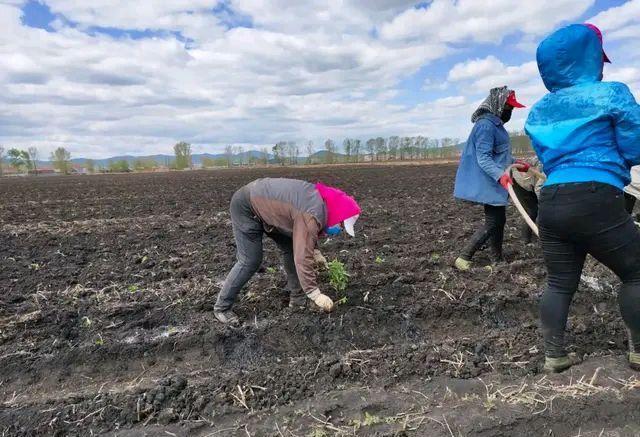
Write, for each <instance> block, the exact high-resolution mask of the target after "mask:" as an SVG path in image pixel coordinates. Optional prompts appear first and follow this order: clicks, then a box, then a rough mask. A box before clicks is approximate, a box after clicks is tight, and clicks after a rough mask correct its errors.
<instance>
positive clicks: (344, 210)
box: [316, 183, 360, 227]
mask: <svg viewBox="0 0 640 437" xmlns="http://www.w3.org/2000/svg"><path fill="white" fill-rule="evenodd" d="M316 189H317V190H318V192H319V193H320V197H322V200H324V203H325V205H327V226H328V227H331V226H334V225H337V224H338V223H342V222H343V221H345V220H346V219H348V218H351V217H353V216H356V215H359V214H360V206H358V203H357V202H356V201H355V199H354V198H353V197H351V196H348V195H347V194H346V193H344V192H343V191H340V190H338V189H337V188H332V187H328V186H326V185H323V184H321V183H317V184H316Z"/></svg>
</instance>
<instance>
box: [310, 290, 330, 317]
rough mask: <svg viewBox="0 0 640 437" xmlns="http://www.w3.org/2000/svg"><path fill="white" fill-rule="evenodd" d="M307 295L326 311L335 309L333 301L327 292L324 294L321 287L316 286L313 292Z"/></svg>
mask: <svg viewBox="0 0 640 437" xmlns="http://www.w3.org/2000/svg"><path fill="white" fill-rule="evenodd" d="M307 297H308V298H309V299H311V300H312V301H313V302H314V303H315V304H316V305H318V306H319V307H320V308H322V309H323V310H324V311H326V312H328V313H329V312H331V311H332V310H333V301H332V300H331V298H330V297H329V296H327V295H326V294H322V292H321V291H320V289H318V288H316V289H315V290H313V291H312V292H311V293H307Z"/></svg>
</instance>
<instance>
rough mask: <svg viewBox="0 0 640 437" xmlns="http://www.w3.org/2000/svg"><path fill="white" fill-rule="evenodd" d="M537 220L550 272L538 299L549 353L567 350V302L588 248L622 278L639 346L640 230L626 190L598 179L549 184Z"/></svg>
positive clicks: (625, 313) (633, 340)
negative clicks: (627, 202)
mask: <svg viewBox="0 0 640 437" xmlns="http://www.w3.org/2000/svg"><path fill="white" fill-rule="evenodd" d="M538 224H539V227H540V241H541V243H542V251H543V255H544V262H545V264H546V266H547V272H548V285H547V289H546V290H545V292H544V294H543V296H542V299H541V302H540V319H541V322H542V333H543V335H544V342H545V349H546V355H547V356H548V357H554V358H557V357H561V356H565V355H566V351H565V348H564V347H565V345H564V332H565V327H566V324H567V317H568V314H569V306H570V305H571V300H572V298H573V295H574V293H575V292H576V290H577V288H578V284H579V282H580V276H581V274H582V267H583V265H584V261H585V257H586V255H587V254H590V255H592V256H593V257H594V258H596V259H597V260H598V261H600V262H601V263H603V264H604V265H605V266H607V267H608V268H610V269H611V270H612V271H613V272H614V273H615V274H616V275H617V276H618V277H619V278H620V279H621V281H622V285H621V287H620V290H619V293H618V303H619V305H620V313H621V314H622V318H623V320H624V322H625V324H626V326H627V329H628V330H629V337H630V345H629V347H630V349H631V351H634V350H640V232H639V231H638V229H637V228H636V226H635V224H634V222H633V220H632V219H631V216H630V215H629V214H628V213H627V211H626V210H625V203H624V196H623V195H622V191H620V190H618V189H617V188H615V187H613V186H611V185H607V184H602V183H595V182H585V183H574V184H560V185H552V186H549V187H545V188H543V189H542V193H541V195H540V215H539V218H538Z"/></svg>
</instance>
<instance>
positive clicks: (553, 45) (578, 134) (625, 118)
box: [525, 24, 640, 189]
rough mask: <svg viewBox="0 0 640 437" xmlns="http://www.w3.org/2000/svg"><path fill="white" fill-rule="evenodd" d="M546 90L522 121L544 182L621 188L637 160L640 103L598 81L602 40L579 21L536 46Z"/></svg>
mask: <svg viewBox="0 0 640 437" xmlns="http://www.w3.org/2000/svg"><path fill="white" fill-rule="evenodd" d="M537 61H538V69H539V70H540V75H541V76H542V80H543V81H544V84H545V86H546V87H547V89H548V90H549V91H550V92H549V94H547V95H545V96H544V97H543V98H542V99H541V100H540V101H538V102H537V103H536V104H535V105H534V106H533V108H532V109H531V112H530V113H529V117H528V119H527V122H526V124H525V130H526V132H527V134H528V135H529V137H531V140H532V143H533V147H534V149H535V151H536V153H537V154H538V157H539V158H540V161H541V162H542V164H543V166H544V170H545V173H546V174H547V176H548V179H547V182H546V184H545V185H554V184H560V183H567V182H589V181H595V182H603V183H606V184H610V185H613V186H615V187H618V188H620V189H622V188H623V187H624V186H625V185H627V184H628V183H629V182H630V180H631V179H630V176H629V169H630V167H631V166H633V165H638V164H640V106H638V104H637V103H636V101H635V99H634V97H633V95H632V94H631V92H630V91H629V88H628V87H627V86H626V85H624V84H622V83H619V82H602V68H603V59H602V43H601V42H600V40H599V39H598V37H597V35H596V34H595V33H594V32H593V31H592V30H590V29H589V28H587V27H586V26H584V25H580V24H574V25H571V26H567V27H564V28H562V29H560V30H558V31H556V32H554V33H553V34H551V35H550V36H548V37H547V38H546V39H545V40H544V41H542V43H540V46H539V47H538V51H537Z"/></svg>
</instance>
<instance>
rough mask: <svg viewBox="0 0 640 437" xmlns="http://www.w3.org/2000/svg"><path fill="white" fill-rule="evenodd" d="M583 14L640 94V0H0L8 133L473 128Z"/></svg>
mask: <svg viewBox="0 0 640 437" xmlns="http://www.w3.org/2000/svg"><path fill="white" fill-rule="evenodd" d="M585 21H588V22H592V23H594V24H596V25H598V26H599V27H600V28H601V30H602V31H603V33H604V47H605V50H606V52H607V54H608V55H609V58H611V60H612V61H613V63H612V64H611V65H607V66H606V67H605V80H618V81H622V82H625V83H626V84H627V85H629V86H630V88H631V90H632V91H633V92H634V93H635V94H636V97H637V98H638V97H639V96H640V94H639V92H640V64H639V61H640V51H639V50H638V47H639V46H640V44H639V43H640V0H628V1H623V0H519V1H517V2H515V1H513V0H492V1H490V2H484V1H478V0H457V1H455V0H432V1H423V2H419V3H416V2H415V1H407V0H325V1H320V0H307V1H304V2H294V1H291V0H136V1H135V2H132V1H130V0H91V1H87V0H39V1H33V0H29V1H25V0H0V145H3V146H4V147H5V149H6V148H10V147H19V148H26V147H28V146H36V147H38V149H39V151H40V157H41V158H46V157H48V155H49V153H50V152H51V151H52V150H53V149H55V148H57V147H60V146H63V147H66V148H67V149H68V150H69V151H70V152H71V154H72V156H73V157H80V156H82V157H87V158H106V157H110V156H114V155H123V154H131V155H147V154H156V153H172V150H173V145H174V144H175V143H176V142H178V141H187V142H189V143H191V144H192V150H193V152H194V153H202V152H209V153H216V152H220V151H222V150H223V149H224V147H225V145H228V144H233V145H243V146H245V147H246V148H247V149H250V148H255V149H259V148H261V147H271V146H272V145H273V144H275V143H276V142H277V141H283V140H284V141H298V142H301V143H305V144H306V143H307V142H308V141H313V142H314V143H315V144H316V145H317V147H318V148H320V146H321V144H322V143H323V142H324V140H325V139H327V138H332V139H333V140H334V141H336V143H338V144H341V143H342V140H343V139H344V138H345V137H351V138H360V139H362V140H366V139H368V138H371V137H377V136H384V137H387V136H390V135H400V136H415V135H422V136H426V137H431V138H436V137H437V138H441V137H454V138H460V139H465V138H466V136H467V135H468V133H469V131H470V129H471V127H472V126H471V122H470V121H469V119H470V116H471V113H472V112H473V110H474V109H475V107H477V105H478V104H479V103H480V102H481V101H482V100H483V98H484V97H485V96H486V94H487V92H488V90H489V89H490V88H491V87H494V86H502V85H508V86H509V87H510V88H513V89H515V90H516V92H517V95H518V99H519V100H520V101H521V102H523V103H524V104H526V105H527V106H531V105H532V104H533V103H535V102H536V100H538V99H539V98H540V97H542V96H543V95H544V93H545V92H546V90H545V89H544V86H543V84H542V82H541V80H540V78H539V74H538V71H537V66H536V63H535V50H536V47H537V44H538V43H539V42H540V41H541V40H542V39H543V38H544V37H545V36H546V35H548V34H549V33H550V32H552V31H554V30H555V29H557V28H559V27H562V26H563V25H566V24H570V23H574V22H585ZM526 116H527V109H524V110H518V111H516V112H515V113H514V118H513V120H512V121H511V123H510V124H509V125H507V127H508V128H509V129H521V128H522V127H523V125H524V120H525V119H526Z"/></svg>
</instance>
